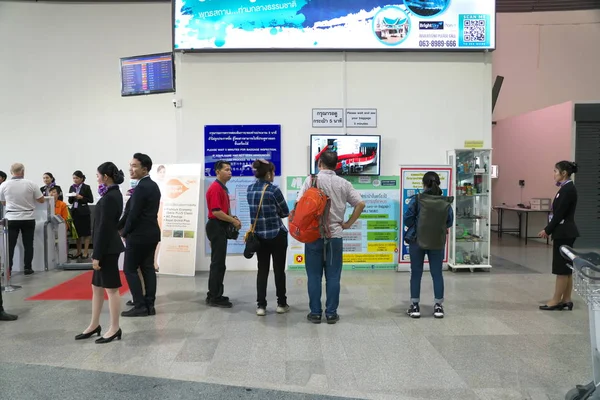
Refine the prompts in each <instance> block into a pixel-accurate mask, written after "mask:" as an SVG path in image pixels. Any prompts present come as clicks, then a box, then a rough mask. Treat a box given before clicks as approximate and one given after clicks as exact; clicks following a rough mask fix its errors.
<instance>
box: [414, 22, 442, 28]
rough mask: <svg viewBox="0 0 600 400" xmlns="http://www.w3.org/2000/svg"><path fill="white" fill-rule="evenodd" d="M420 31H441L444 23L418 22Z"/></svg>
mask: <svg viewBox="0 0 600 400" xmlns="http://www.w3.org/2000/svg"><path fill="white" fill-rule="evenodd" d="M419 29H420V30H428V29H431V30H441V29H444V21H419Z"/></svg>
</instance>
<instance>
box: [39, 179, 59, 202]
mask: <svg viewBox="0 0 600 400" xmlns="http://www.w3.org/2000/svg"><path fill="white" fill-rule="evenodd" d="M42 180H43V181H44V186H42V187H41V188H40V192H42V194H43V195H44V196H50V189H52V188H56V190H57V191H58V200H60V201H63V192H62V189H61V188H60V186H58V185H57V184H56V179H54V175H52V174H51V173H50V172H45V173H44V175H43V176H42Z"/></svg>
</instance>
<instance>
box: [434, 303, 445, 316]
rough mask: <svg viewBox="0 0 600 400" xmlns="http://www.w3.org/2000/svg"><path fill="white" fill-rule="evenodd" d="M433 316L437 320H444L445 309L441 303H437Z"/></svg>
mask: <svg viewBox="0 0 600 400" xmlns="http://www.w3.org/2000/svg"><path fill="white" fill-rule="evenodd" d="M433 316H434V317H435V318H444V307H442V305H441V304H440V303H435V306H433Z"/></svg>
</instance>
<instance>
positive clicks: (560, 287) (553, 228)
mask: <svg viewBox="0 0 600 400" xmlns="http://www.w3.org/2000/svg"><path fill="white" fill-rule="evenodd" d="M577 170H578V168H577V164H575V163H574V162H570V161H560V162H558V163H556V165H555V166H554V180H555V181H556V186H558V187H560V189H559V190H558V193H557V194H556V197H555V198H554V201H553V202H552V213H551V214H550V218H549V222H548V225H547V226H546V228H544V230H543V231H541V232H540V233H539V235H538V236H539V237H542V238H548V237H549V236H552V273H553V274H554V275H556V286H555V289H554V297H553V298H552V300H550V301H549V302H548V303H546V304H544V305H542V306H540V310H546V311H552V310H564V309H565V308H566V309H568V310H572V309H573V302H572V301H571V292H572V291H573V275H572V274H573V271H572V270H571V268H569V266H568V265H567V261H566V260H565V259H564V258H563V257H562V255H561V254H560V247H561V246H570V247H572V246H573V244H574V243H575V239H576V238H578V237H579V230H578V229H577V225H575V210H576V209H577V189H576V188H575V185H574V184H573V181H572V180H571V175H573V174H575V173H577Z"/></svg>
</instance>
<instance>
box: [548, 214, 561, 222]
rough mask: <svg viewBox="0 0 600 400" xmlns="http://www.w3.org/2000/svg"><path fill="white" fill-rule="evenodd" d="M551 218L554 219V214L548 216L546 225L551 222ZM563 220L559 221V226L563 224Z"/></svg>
mask: <svg viewBox="0 0 600 400" xmlns="http://www.w3.org/2000/svg"><path fill="white" fill-rule="evenodd" d="M552 218H554V214H552V213H550V214H548V223H550V222H552ZM564 223H565V220H564V219H563V220H562V221H560V224H564Z"/></svg>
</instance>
